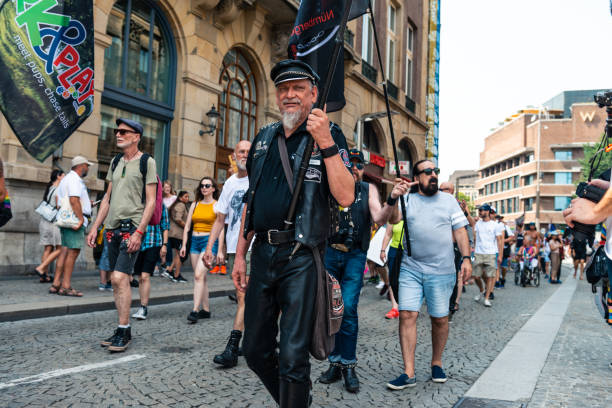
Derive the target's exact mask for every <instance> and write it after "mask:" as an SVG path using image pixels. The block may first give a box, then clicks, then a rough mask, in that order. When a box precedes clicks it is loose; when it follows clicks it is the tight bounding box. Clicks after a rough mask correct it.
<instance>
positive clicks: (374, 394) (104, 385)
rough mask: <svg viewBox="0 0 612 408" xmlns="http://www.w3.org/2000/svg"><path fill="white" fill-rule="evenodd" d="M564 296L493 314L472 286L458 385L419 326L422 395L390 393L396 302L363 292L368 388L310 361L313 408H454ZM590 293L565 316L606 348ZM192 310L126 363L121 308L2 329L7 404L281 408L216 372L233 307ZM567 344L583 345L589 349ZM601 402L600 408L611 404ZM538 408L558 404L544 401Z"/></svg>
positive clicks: (554, 371)
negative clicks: (118, 343) (389, 314)
mask: <svg viewBox="0 0 612 408" xmlns="http://www.w3.org/2000/svg"><path fill="white" fill-rule="evenodd" d="M557 288H558V286H553V285H549V284H547V283H546V284H543V285H542V286H541V287H540V288H518V287H516V286H514V285H508V286H507V288H506V289H502V290H497V297H496V299H495V301H494V305H493V307H492V308H484V307H483V306H482V304H477V303H476V302H474V301H473V296H474V295H475V287H474V286H470V287H468V291H467V293H465V294H464V296H463V298H462V301H461V310H460V312H459V313H458V314H457V315H456V316H455V318H454V320H453V322H452V324H451V331H450V337H449V341H448V345H447V348H446V353H445V358H444V360H445V369H446V372H447V374H448V376H449V381H448V382H447V383H446V384H434V383H432V382H431V381H430V380H429V376H430V371H429V359H430V357H431V340H430V333H431V332H430V324H429V318H428V316H427V313H422V314H421V315H420V317H419V320H418V331H419V335H418V346H417V361H416V374H417V382H418V383H417V386H416V387H415V388H412V389H406V390H404V391H396V392H391V391H388V390H387V389H386V387H385V384H386V382H387V381H389V380H390V379H392V378H395V377H396V376H397V375H399V374H400V373H401V371H402V364H401V356H400V350H399V344H398V340H397V321H389V320H385V319H384V317H383V315H384V313H385V312H386V311H387V310H388V307H389V303H388V302H387V301H386V300H382V299H381V298H380V297H379V296H378V293H377V292H378V291H377V290H376V289H375V288H374V287H373V286H372V285H366V286H365V288H364V291H363V294H362V298H361V304H360V308H359V311H360V334H359V344H358V349H357V352H358V358H359V365H358V374H359V377H360V379H361V391H360V392H359V394H349V393H347V392H345V391H344V390H343V387H342V385H341V383H336V384H332V385H329V386H328V385H323V384H319V383H318V382H316V381H315V380H316V378H317V377H318V376H319V374H320V373H321V372H322V371H323V370H325V369H326V368H327V363H325V362H317V361H314V360H313V368H312V376H311V377H312V379H313V382H314V384H313V396H314V403H313V406H321V407H329V406H333V407H351V408H354V407H357V406H359V407H361V406H364V407H365V406H371V407H382V406H406V407H408V406H409V407H412V406H414V407H428V406H431V407H451V406H453V405H454V404H455V403H456V402H457V401H458V400H459V399H460V398H461V397H462V396H463V395H464V393H465V392H466V391H467V390H468V389H469V388H470V386H471V385H472V384H473V383H474V382H475V381H476V380H477V379H478V377H479V376H480V375H481V374H482V372H483V371H484V370H485V369H486V368H487V367H488V366H489V364H490V363H491V362H492V361H493V360H494V359H495V358H496V356H497V355H498V354H499V353H500V351H501V350H502V349H503V348H504V346H505V345H506V343H507V342H508V341H509V340H510V339H511V338H512V337H513V335H514V334H515V333H516V332H517V331H518V330H519V329H520V328H521V327H522V326H523V324H524V323H525V322H526V321H527V320H528V319H529V318H530V317H531V316H532V315H533V314H534V313H535V312H536V311H537V310H538V308H539V307H540V306H541V305H542V304H543V303H544V302H545V301H546V300H547V299H548V298H549V297H550V296H551V295H552V293H554V291H555V290H556V289H557ZM588 289H589V288H588V287H587V285H586V283H584V282H580V283H579V289H577V290H576V293H575V295H574V301H573V303H572V305H571V307H570V310H569V311H568V315H569V318H571V321H575V320H576V319H582V318H583V317H584V316H585V309H586V310H587V311H589V312H590V313H591V315H586V317H588V318H590V319H591V322H590V323H591V325H592V326H593V327H591V329H590V330H598V333H599V332H601V333H602V334H601V335H600V340H605V339H606V335H607V340H608V341H609V340H610V335H609V334H607V332H606V331H604V330H605V329H606V328H605V326H603V323H601V322H600V321H597V319H596V318H595V315H594V313H596V312H595V310H594V306H593V303H592V297H591V296H590V295H589V293H588V292H589V291H588ZM190 306H191V305H190V303H188V302H180V303H172V304H167V305H159V306H152V307H151V308H150V317H149V319H148V320H146V321H144V322H134V321H133V322H132V327H133V329H132V334H133V337H134V338H133V341H132V343H131V345H130V348H129V349H128V352H127V353H124V354H117V355H109V354H108V352H107V351H106V350H105V349H103V348H101V347H100V345H99V341H100V340H101V339H102V338H105V337H107V336H109V335H110V334H111V333H112V330H113V328H114V325H115V324H116V322H115V316H116V315H115V313H114V312H112V311H104V312H94V313H88V314H81V315H75V316H63V317H51V318H46V319H36V320H24V321H19V322H6V323H2V324H0V332H2V333H3V334H2V338H3V341H2V345H0V350H1V351H2V357H0V363H1V364H0V367H1V368H0V398H1V399H2V401H4V403H6V405H7V406H11V407H21V406H57V407H66V406H71V405H72V406H92V407H93V406H125V405H129V406H160V407H161V406H177V407H183V406H214V407H225V406H233V407H247V406H250V407H269V406H274V403H273V401H272V400H271V399H269V398H268V396H267V393H266V392H265V391H264V389H263V387H262V386H261V385H260V383H259V381H258V380H257V379H256V377H255V376H254V375H253V374H252V373H251V371H250V370H249V369H248V367H247V366H246V363H245V362H244V359H242V358H241V359H240V360H239V365H238V367H236V368H234V369H231V370H220V369H217V368H215V366H214V364H213V363H212V358H213V356H214V355H215V354H216V353H218V352H220V351H221V350H222V349H223V347H224V346H225V342H226V337H227V335H228V334H229V331H230V330H231V322H232V316H233V313H234V308H235V306H234V304H233V303H231V302H230V301H229V300H228V299H227V298H223V297H222V298H216V299H212V300H211V311H212V314H213V316H212V319H210V320H209V321H200V322H199V323H198V324H196V325H187V322H186V316H187V313H188V312H189V309H190ZM581 306H582V307H581ZM577 335H578V334H577V333H571V332H570V330H569V328H568V327H567V323H564V325H563V327H562V328H561V330H560V332H559V339H558V341H557V342H556V343H555V345H554V346H553V349H552V352H551V354H550V356H549V360H551V361H550V364H549V362H547V366H546V367H545V369H544V371H543V374H545V375H544V377H545V378H543V379H542V380H541V381H540V382H539V383H538V388H537V390H536V393H535V394H534V397H535V398H537V399H538V401H547V399H548V395H550V394H549V393H550V384H549V383H551V382H552V384H555V383H558V384H560V387H561V388H563V384H564V383H565V382H564V381H565V378H566V376H567V373H566V372H565V371H564V370H563V369H562V366H563V365H568V363H569V362H568V361H566V359H574V358H577V359H582V358H584V355H583V354H577V352H574V351H568V350H566V347H567V346H566V345H567V344H568V339H567V337H568V336H577ZM590 339H591V337H590V336H585V338H584V339H583V341H584V342H585V343H586V342H588V341H589V340H590ZM569 343H571V344H574V346H580V343H575V342H569ZM585 347H586V345H585ZM581 350H582V351H583V353H587V354H589V353H595V351H590V350H588V348H587V349H585V348H584V347H583V348H581ZM604 354H606V353H604ZM129 356H132V357H133V358H134V360H132V361H127V362H122V363H118V364H114V365H109V366H106V367H99V368H95V369H88V370H86V371H82V372H76V373H71V374H67V375H62V376H57V377H53V376H47V377H45V378H44V379H43V380H42V381H39V382H35V383H23V384H19V385H11V386H7V384H9V385H10V384H11V383H10V382H11V381H14V380H16V379H23V378H24V377H29V376H35V375H39V374H41V373H48V372H51V371H54V370H58V369H70V368H73V367H77V366H85V365H90V364H95V363H104V362H109V361H112V360H114V359H119V358H125V357H129ZM597 356H599V357H602V358H599V362H600V365H602V366H603V367H605V366H606V365H607V364H608V360H610V359H611V357H612V356H610V353H607V355H605V356H600V355H599V354H597ZM589 361H590V360H589ZM580 364H581V362H580V361H578V362H576V365H577V366H580ZM570 365H571V364H570ZM605 373H606V374H609V373H607V372H605ZM578 375H579V372H576V376H578ZM583 381H587V380H586V379H583ZM579 385H580V384H578V388H580V387H579ZM601 387H602V388H601V389H600V392H598V394H599V395H605V393H604V392H605V391H606V389H607V390H609V389H610V388H609V387H607V385H606V384H605V383H602V384H601ZM553 388H554V387H553ZM547 390H548V391H547ZM565 391H567V390H565ZM574 391H577V390H574ZM583 391H584V388H583ZM547 392H548V393H547ZM567 392H569V391H567ZM602 393H603V394H602ZM564 395H565V394H559V395H557V396H556V397H555V398H561V399H560V400H559V403H558V405H556V406H579V405H566V404H564V403H563V401H565V400H564V399H563V398H564ZM607 395H610V393H609V392H608V393H607ZM597 401H601V402H602V404H603V402H604V401H605V396H604V397H601V398H600V399H598V400H597ZM608 402H609V401H608ZM4 403H3V404H4ZM536 406H542V407H543V406H549V405H548V404H547V403H546V402H541V403H540V404H539V405H536Z"/></svg>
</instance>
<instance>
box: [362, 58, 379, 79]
mask: <svg viewBox="0 0 612 408" xmlns="http://www.w3.org/2000/svg"><path fill="white" fill-rule="evenodd" d="M361 73H362V74H363V76H364V77H366V78H368V79H369V80H370V81H372V82H374V83H376V80H377V79H378V71H377V70H376V68H374V67H373V66H371V65H370V64H368V63H367V62H366V61H365V60H361Z"/></svg>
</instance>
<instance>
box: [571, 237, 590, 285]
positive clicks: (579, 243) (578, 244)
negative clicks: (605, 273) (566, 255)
mask: <svg viewBox="0 0 612 408" xmlns="http://www.w3.org/2000/svg"><path fill="white" fill-rule="evenodd" d="M586 245H587V243H586V241H585V240H583V239H576V237H574V239H573V240H572V244H571V248H572V258H574V279H576V273H577V272H578V265H580V280H583V279H584V263H585V262H586Z"/></svg>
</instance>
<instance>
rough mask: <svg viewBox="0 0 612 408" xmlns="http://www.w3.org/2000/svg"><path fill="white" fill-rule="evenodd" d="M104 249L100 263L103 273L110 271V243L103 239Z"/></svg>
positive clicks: (99, 266)
mask: <svg viewBox="0 0 612 408" xmlns="http://www.w3.org/2000/svg"><path fill="white" fill-rule="evenodd" d="M102 242H103V247H102V256H100V263H99V264H98V268H100V270H101V271H107V272H108V271H110V262H109V260H108V241H107V240H105V239H103V240H102Z"/></svg>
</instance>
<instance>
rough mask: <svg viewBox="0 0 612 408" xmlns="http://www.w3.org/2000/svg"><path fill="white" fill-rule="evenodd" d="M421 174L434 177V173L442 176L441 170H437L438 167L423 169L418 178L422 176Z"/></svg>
mask: <svg viewBox="0 0 612 408" xmlns="http://www.w3.org/2000/svg"><path fill="white" fill-rule="evenodd" d="M421 173H425V174H426V175H428V176H431V175H432V173H436V174H440V169H439V168H437V167H434V168H429V169H423V170H421V171H419V172H418V173H417V176H418V175H419V174H421Z"/></svg>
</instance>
